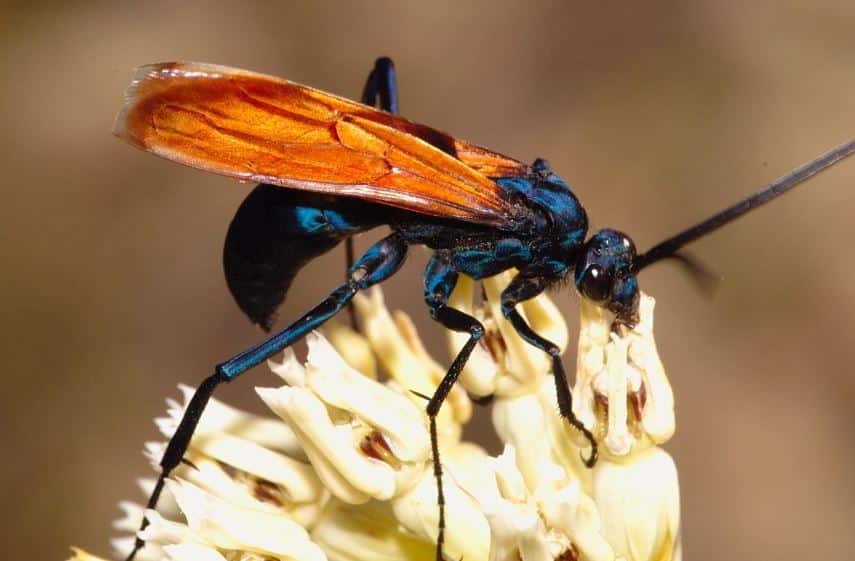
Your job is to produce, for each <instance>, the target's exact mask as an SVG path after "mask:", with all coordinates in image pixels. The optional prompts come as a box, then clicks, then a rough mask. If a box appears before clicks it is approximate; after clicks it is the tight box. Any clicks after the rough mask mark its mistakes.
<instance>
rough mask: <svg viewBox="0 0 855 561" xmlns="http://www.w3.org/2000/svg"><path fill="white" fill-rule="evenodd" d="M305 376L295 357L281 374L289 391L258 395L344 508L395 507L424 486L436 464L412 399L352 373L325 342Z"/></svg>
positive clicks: (318, 340) (312, 354)
mask: <svg viewBox="0 0 855 561" xmlns="http://www.w3.org/2000/svg"><path fill="white" fill-rule="evenodd" d="M306 340H307V343H308V346H309V356H308V362H307V363H306V366H305V368H304V367H303V366H302V365H300V363H299V362H298V361H297V359H296V357H295V355H294V353H293V351H291V350H290V349H289V350H287V351H286V352H285V359H284V360H283V362H282V363H278V364H277V363H272V368H273V369H274V372H276V373H277V374H278V375H280V376H281V377H282V378H283V379H284V380H285V381H286V382H287V383H288V385H286V386H282V387H279V388H258V389H257V391H258V395H259V396H260V397H261V399H262V400H263V401H264V402H265V403H266V404H267V406H268V407H270V409H271V410H272V411H273V412H274V413H276V414H277V415H279V416H280V417H281V418H282V419H283V420H284V421H285V422H286V423H287V424H288V425H289V426H290V427H291V429H292V430H293V431H294V433H295V434H296V435H297V438H298V440H299V441H300V444H301V446H302V448H303V450H304V451H305V453H306V455H307V456H308V458H309V461H310V462H311V464H312V466H313V468H314V470H315V472H316V473H317V474H318V477H320V479H321V480H322V481H323V482H324V484H325V485H326V487H327V488H328V489H329V490H330V491H331V492H332V493H333V495H335V496H336V497H337V498H339V499H340V500H342V501H344V502H347V503H352V504H358V503H364V502H366V501H368V500H369V499H372V498H373V499H379V500H388V499H391V498H393V497H395V496H397V495H399V494H401V493H402V492H404V491H405V490H407V489H409V488H410V487H412V486H413V485H415V484H416V482H417V481H418V480H419V479H420V477H421V475H422V472H423V471H424V465H425V463H426V462H427V461H428V459H429V456H430V439H429V436H428V432H427V429H426V427H425V422H424V415H423V413H422V411H420V410H419V408H418V407H417V406H416V405H415V404H414V403H413V402H412V401H410V400H409V399H408V398H407V397H405V396H404V395H402V394H401V393H399V392H396V391H394V390H392V389H390V388H388V387H386V386H384V385H383V384H380V383H379V382H377V381H375V380H372V379H370V378H368V377H366V376H363V375H362V374H360V373H359V372H357V371H356V370H354V369H353V368H351V367H350V366H349V365H348V364H347V363H346V362H345V361H344V359H342V358H341V356H340V355H339V354H338V353H337V352H336V351H335V350H334V349H333V347H332V346H331V345H330V343H329V342H328V341H327V340H326V339H325V338H324V337H323V336H321V335H320V334H318V333H311V334H309V336H308V337H307V339H306Z"/></svg>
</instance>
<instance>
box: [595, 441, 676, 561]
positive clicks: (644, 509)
mask: <svg viewBox="0 0 855 561" xmlns="http://www.w3.org/2000/svg"><path fill="white" fill-rule="evenodd" d="M593 497H594V501H595V502H596V504H597V507H598V508H599V511H600V519H601V520H602V525H603V526H602V532H603V534H604V535H605V537H606V539H608V541H609V543H610V544H611V545H612V547H613V548H614V550H615V552H616V553H617V554H619V555H622V556H624V557H625V558H626V559H627V560H628V561H649V560H654V559H655V560H657V561H660V560H661V561H670V560H672V559H677V558H678V557H676V556H677V555H678V554H679V550H680V491H679V484H678V482H677V469H676V467H675V466H674V461H673V460H672V459H671V456H669V455H668V454H667V453H666V452H665V451H664V450H662V449H661V448H658V447H652V448H648V449H646V450H643V451H640V452H637V453H634V454H633V455H632V456H631V458H630V459H629V460H623V461H621V462H619V463H618V462H612V461H610V460H609V459H607V458H603V459H601V460H600V462H599V463H598V464H597V465H596V466H595V467H594V492H593Z"/></svg>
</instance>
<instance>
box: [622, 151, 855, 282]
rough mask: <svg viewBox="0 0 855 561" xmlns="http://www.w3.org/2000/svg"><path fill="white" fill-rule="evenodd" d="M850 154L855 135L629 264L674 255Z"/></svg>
mask: <svg viewBox="0 0 855 561" xmlns="http://www.w3.org/2000/svg"><path fill="white" fill-rule="evenodd" d="M853 153H855V138H853V139H851V140H849V141H848V142H845V143H843V144H841V145H840V146H837V147H836V148H833V149H831V150H829V151H828V152H826V153H825V154H823V155H821V156H819V157H817V158H816V159H814V160H813V161H810V162H808V163H806V164H805V165H803V166H801V167H799V168H796V169H795V170H793V171H792V172H790V173H788V174H787V175H785V176H783V177H781V178H780V179H778V180H776V181H774V182H772V183H770V184H769V185H767V186H766V187H764V188H763V189H761V190H760V191H758V192H756V193H754V194H753V195H751V196H749V197H746V198H745V199H742V200H741V201H739V202H738V203H736V204H735V205H733V206H730V207H728V208H726V209H724V210H723V211H721V212H719V213H718V214H716V215H715V216H713V217H712V218H708V219H707V220H704V221H703V222H701V223H700V224H696V225H695V226H692V227H691V228H689V229H687V230H684V231H683V232H681V233H679V234H677V235H676V236H673V237H671V238H668V239H667V240H665V241H664V242H662V243H660V244H657V245H655V246H653V247H652V248H650V249H649V250H648V251H647V252H646V253H642V254H641V255H639V256H638V257H636V258H635V261H633V264H632V271H633V272H634V273H635V272H638V271H640V270H641V269H643V268H645V267H647V266H648V265H650V264H651V263H655V262H656V261H659V260H660V259H663V258H665V257H670V256H672V255H674V253H675V252H676V251H677V250H678V249H680V248H681V247H683V246H684V245H686V244H688V243H690V242H693V241H695V240H696V239H698V238H700V237H702V236H705V235H706V234H708V233H710V232H712V231H713V230H717V229H718V228H721V227H722V226H724V225H725V224H727V223H728V222H731V221H733V220H736V219H737V218H739V217H740V216H742V215H743V214H745V213H746V212H748V211H751V210H754V209H755V208H757V207H758V206H760V205H763V204H766V203H768V202H769V201H771V200H772V199H774V198H775V197H777V196H778V195H783V194H784V193H786V192H787V191H789V190H790V189H792V188H793V187H795V186H796V185H798V184H799V183H802V182H803V181H805V180H807V179H809V178H810V177H812V176H814V175H816V174H817V173H819V172H821V171H822V170H824V169H827V168H829V167H831V166H833V165H834V164H836V163H837V162H839V161H840V160H842V159H843V158H846V157H847V156H851V155H852V154H853Z"/></svg>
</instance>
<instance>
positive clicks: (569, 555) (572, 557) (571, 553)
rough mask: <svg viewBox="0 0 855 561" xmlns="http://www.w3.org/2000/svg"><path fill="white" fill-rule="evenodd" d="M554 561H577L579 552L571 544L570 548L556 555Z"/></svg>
mask: <svg viewBox="0 0 855 561" xmlns="http://www.w3.org/2000/svg"><path fill="white" fill-rule="evenodd" d="M555 561H579V551H578V550H577V549H576V546H575V545H573V544H572V543H571V544H570V547H568V548H567V549H565V550H564V551H562V552H561V553H559V554H558V556H557V557H556V558H555Z"/></svg>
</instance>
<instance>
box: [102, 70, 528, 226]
mask: <svg viewBox="0 0 855 561" xmlns="http://www.w3.org/2000/svg"><path fill="white" fill-rule="evenodd" d="M390 125H391V126H390ZM114 133H115V134H116V135H117V136H119V137H121V138H123V139H125V140H127V141H128V142H130V143H131V144H133V145H135V146H137V147H139V148H141V149H143V150H147V151H149V152H152V153H154V154H157V155H159V156H162V157H164V158H167V159H169V160H172V161H175V162H178V163H182V164H185V165H188V166H191V167H195V168H198V169H202V170H205V171H209V172H213V173H217V174H220V175H225V176H228V177H232V178H235V179H239V180H243V181H252V182H257V183H269V184H273V185H279V186H282V187H289V188H295V189H302V190H306V191H313V192H319V193H327V194H331V195H336V196H350V197H358V198H361V199H364V200H367V201H371V202H376V203H380V204H385V205H389V206H394V207H398V208H403V209H406V210H410V211H414V212H418V213H421V214H427V215H432V216H440V217H445V218H455V219H460V220H465V221H467V222H474V223H479V224H486V225H493V226H496V225H501V224H503V223H505V222H506V221H507V219H508V216H510V214H511V212H512V210H513V209H512V208H511V205H510V203H509V202H508V201H507V200H506V197H505V196H504V195H503V193H502V191H501V189H500V188H499V187H498V186H497V185H496V184H495V183H494V182H493V181H492V180H490V179H488V178H487V177H486V176H485V175H483V174H482V173H479V172H478V171H476V170H475V169H473V168H472V167H470V166H469V165H467V164H466V163H464V161H461V160H458V159H455V158H454V157H452V156H451V155H449V154H448V153H446V152H444V151H443V150H442V149H440V148H437V146H436V145H434V144H432V143H431V142H439V141H440V140H439V139H440V138H441V139H444V140H443V141H444V142H450V143H451V144H452V146H450V147H449V149H450V150H454V151H457V150H458V149H459V151H460V153H461V155H462V156H463V157H464V158H468V159H469V160H471V161H472V162H474V163H475V165H476V166H480V168H481V169H484V170H486V171H488V172H489V171H496V172H497V173H498V172H502V171H505V172H507V174H509V175H512V174H515V173H514V170H515V169H516V170H517V172H516V173H522V171H521V170H522V169H523V168H522V167H519V166H521V164H518V163H517V162H515V161H514V160H511V159H509V158H504V157H503V156H500V155H498V154H494V153H492V152H489V151H487V150H484V149H481V148H478V147H475V146H472V145H469V144H467V143H465V142H460V141H456V140H454V139H453V138H451V137H450V136H448V135H444V134H443V133H439V132H437V131H434V130H433V129H430V128H429V127H424V126H423V125H418V124H415V123H411V122H409V121H406V120H405V119H401V118H399V117H396V116H394V115H391V114H388V113H384V112H381V111H377V110H375V109H373V108H370V107H367V106H365V105H361V104H359V103H355V102H352V101H349V100H346V99H344V98H340V97H337V96H334V95H331V94H327V93H324V92H321V91H318V90H315V89H312V88H308V87H305V86H300V85H298V84H294V83H291V82H287V81H284V80H280V79H277V78H273V77H270V76H265V75H262V74H255V73H252V72H247V71H243V70H237V69H232V68H228V67H223V66H215V65H208V64H200V63H180V62H178V63H163V64H154V65H148V66H143V67H140V68H139V69H138V70H137V73H136V76H135V77H134V80H133V81H132V82H131V85H130V86H129V87H128V89H127V91H126V93H125V105H124V107H123V109H122V111H121V112H120V113H119V116H118V117H117V119H116V124H115V127H114ZM412 133H415V134H412ZM422 135H425V136H435V137H436V140H435V139H432V138H428V139H427V140H424V139H422V138H421V136H422ZM515 164H517V165H515Z"/></svg>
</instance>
